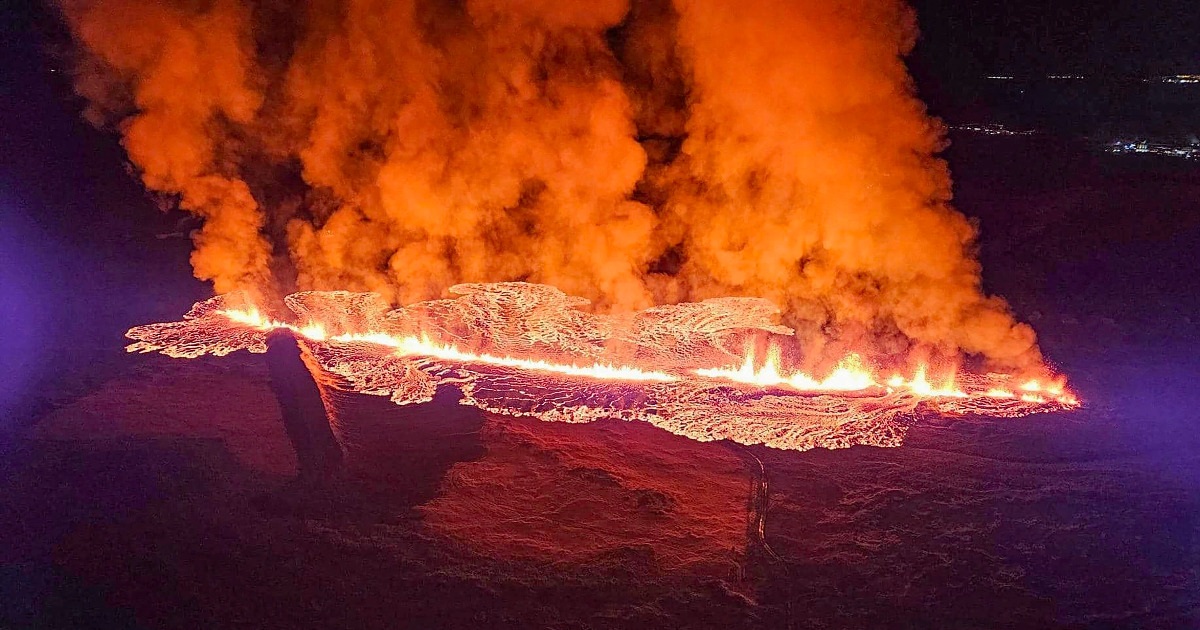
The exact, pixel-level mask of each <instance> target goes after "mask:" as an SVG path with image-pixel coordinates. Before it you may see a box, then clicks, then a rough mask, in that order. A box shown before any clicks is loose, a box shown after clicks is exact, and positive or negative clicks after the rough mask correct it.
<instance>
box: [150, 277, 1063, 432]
mask: <svg viewBox="0 0 1200 630" xmlns="http://www.w3.org/2000/svg"><path fill="white" fill-rule="evenodd" d="M451 291H452V292H453V293H455V294H457V295H458V297H457V298H455V299H448V300H436V301H431V302H420V303H417V304H412V305H410V306H406V307H403V308H399V309H395V310H390V309H389V307H388V305H387V302H386V301H385V300H384V299H383V298H382V297H381V296H379V295H376V294H369V293H348V292H344V291H333V292H306V293H296V294H293V295H289V296H287V298H285V302H286V304H287V305H288V307H289V308H290V309H291V311H292V312H293V314H294V320H295V321H297V322H300V324H298V325H297V324H289V323H284V322H278V321H272V320H269V319H267V318H265V317H263V316H262V315H261V314H260V313H258V312H257V311H254V310H247V309H245V308H244V307H239V306H238V304H237V303H236V301H235V300H234V299H233V297H234V296H218V297H215V298H212V299H210V300H207V301H205V302H200V303H198V304H196V306H195V307H194V308H193V309H192V311H191V312H190V313H188V315H187V316H186V317H185V318H184V320H183V321H180V322H172V323H166V324H151V325H148V326H139V327H136V328H133V329H132V330H130V331H129V333H128V336H129V337H130V338H131V339H134V340H136V343H133V344H131V345H130V346H129V347H128V349H129V351H131V352H161V353H163V354H167V355H169V356H173V357H182V358H194V357H198V356H202V355H206V354H211V355H224V354H228V353H230V352H234V351H237V350H242V349H246V350H249V351H251V352H265V351H266V348H267V344H266V340H267V335H268V334H269V333H270V331H272V330H274V329H277V328H284V327H286V328H290V329H292V330H294V331H296V332H297V333H299V336H300V338H301V340H302V343H304V344H305V345H306V346H307V348H308V350H309V352H310V353H311V356H313V357H314V358H315V360H316V362H317V363H318V364H319V370H320V372H321V378H322V381H325V380H328V379H327V377H330V376H331V377H332V378H333V379H336V382H335V383H333V385H334V386H335V387H338V388H340V389H343V390H348V391H352V392H360V393H365V394H373V395H379V396H387V397H390V398H391V400H392V401H394V402H395V403H397V404H400V405H407V404H413V403H423V402H427V401H429V400H431V399H432V398H433V396H434V393H435V391H436V390H437V388H438V387H439V386H442V385H445V386H451V387H456V388H458V389H459V390H460V391H461V393H462V396H463V398H462V403H463V404H466V405H473V406H476V407H479V408H481V409H484V410H486V411H491V412H495V413H500V414H507V415H523V416H533V417H536V418H540V419H542V420H549V421H563V422H590V421H593V420H596V419H600V418H617V419H625V420H641V421H646V422H650V423H651V424H654V425H655V426H658V427H661V428H664V429H666V430H668V431H671V432H672V433H676V434H679V435H684V436H687V437H690V438H693V439H696V440H700V441H709V440H721V439H727V440H732V441H735V442H740V443H742V444H766V445H768V446H773V447H776V448H785V449H797V450H804V449H809V448H813V447H818V446H822V447H830V448H833V447H844V446H850V445H853V444H871V445H877V446H895V445H898V444H899V443H900V440H901V439H902V437H903V435H904V432H905V430H906V428H907V426H908V425H909V423H910V422H911V421H912V420H914V419H916V418H918V417H919V416H921V415H922V414H930V413H934V414H954V415H959V414H985V415H990V416H1020V415H1026V414H1030V413H1035V412H1040V411H1052V410H1061V409H1069V408H1073V407H1075V406H1077V405H1078V402H1077V401H1076V400H1075V398H1074V396H1073V395H1072V394H1071V393H1070V392H1068V391H1066V390H1065V388H1064V385H1063V383H1062V380H1061V379H1060V380H1056V381H1050V382H1042V381H1020V380H1015V379H1014V378H1013V377H1012V376H1009V375H1001V374H988V375H970V374H965V373H958V372H955V371H950V372H944V373H941V374H936V375H935V374H932V373H931V372H932V370H931V368H930V367H929V366H927V365H917V366H913V367H912V368H911V369H908V370H907V373H908V375H907V376H906V375H905V374H904V373H902V372H900V371H898V370H897V371H893V372H892V373H891V375H890V376H886V377H885V376H884V375H883V374H881V372H880V370H879V369H878V368H875V367H872V366H868V365H866V364H864V362H863V360H862V358H861V357H859V356H858V355H855V354H851V355H847V356H846V357H844V358H843V359H842V360H841V361H839V362H838V364H837V365H836V366H835V367H834V368H833V369H832V370H831V371H830V372H829V373H827V374H821V375H816V374H809V373H805V372H803V371H801V370H799V369H797V368H796V367H795V366H794V360H793V357H791V356H789V353H788V348H789V347H790V346H789V345H787V344H785V343H784V342H785V341H786V340H787V339H788V335H790V334H791V332H792V331H791V330H790V329H788V328H785V327H781V326H778V325H776V324H774V323H773V320H774V315H776V312H777V311H776V310H775V308H774V307H773V306H772V305H771V304H770V303H769V302H766V301H765V300H761V299H753V298H716V299H711V300H706V301H704V302H699V303H683V304H677V305H673V306H660V307H656V308H651V309H647V310H644V311H640V312H636V313H630V314H625V315H620V316H612V315H596V314H590V313H585V312H583V311H580V310H578V309H577V308H576V307H577V306H580V305H581V304H582V301H581V300H579V299H577V298H572V297H570V296H567V295H566V294H564V293H562V292H561V291H559V290H558V289H555V288H553V287H549V286H544V285H534V284H525V283H499V284H470V285H459V286H455V287H452V289H451ZM759 346H762V347H766V348H767V351H766V353H765V358H764V359H761V360H756V359H755V354H754V348H755V347H759ZM396 430H397V431H403V430H404V427H403V426H402V425H398V426H397V427H396Z"/></svg>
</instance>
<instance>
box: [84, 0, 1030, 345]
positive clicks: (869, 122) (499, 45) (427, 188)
mask: <svg viewBox="0 0 1200 630" xmlns="http://www.w3.org/2000/svg"><path fill="white" fill-rule="evenodd" d="M61 8H62V10H63V14H64V16H65V17H66V20H67V21H68V23H69V24H70V26H71V28H72V31H73V33H74V35H75V37H76V38H77V40H78V42H79V43H80V44H81V46H80V48H81V51H82V52H83V54H81V55H80V59H79V65H78V73H77V86H78V91H79V93H80V94H82V95H83V96H85V97H87V99H88V102H89V103H90V106H89V109H88V112H87V115H88V116H89V118H90V119H91V120H93V121H95V122H97V123H98V124H113V123H115V124H117V125H118V126H119V128H120V130H121V132H122V133H123V136H124V144H125V147H126V149H127V150H128V152H129V156H130V158H131V159H132V161H133V162H134V163H135V164H136V165H137V167H138V168H139V169H140V170H141V174H142V177H143V180H144V182H145V184H146V186H147V187H148V188H151V189H154V190H157V191H162V192H165V193H168V194H172V195H176V196H177V198H178V203H179V204H180V205H181V206H182V207H183V208H185V209H187V210H188V211H190V212H192V213H195V214H196V215H199V216H200V217H203V219H204V227H203V229H201V230H200V231H199V232H198V233H197V234H196V235H195V237H194V238H195V246H196V247H195V253H194V255H193V258H192V263H193V266H194V269H195V273H196V276H197V277H199V278H201V279H205V280H211V281H213V282H214V285H215V288H216V290H217V291H218V292H228V291H233V290H237V289H248V290H257V291H260V292H276V293H278V292H286V291H290V290H293V289H297V288H299V289H319V290H328V289H348V290H369V291H377V292H379V293H382V294H383V295H385V296H386V297H387V298H389V299H391V300H394V301H397V302H404V303H407V302H413V301H417V300H422V299H428V298H433V297H438V296H440V295H441V294H442V293H443V292H444V291H445V289H446V288H447V287H448V286H450V285H452V284H455V283H459V282H487V281H501V280H515V279H520V280H528V281H532V282H543V283H547V284H552V285H555V286H557V287H559V288H561V289H562V290H564V291H565V292H567V293H569V294H575V295H583V296H587V297H589V298H590V299H592V300H593V302H594V303H595V305H596V307H597V308H599V309H601V310H610V309H627V308H641V307H646V306H649V305H652V304H655V303H667V302H677V301H681V300H690V299H702V298H707V297H714V296H720V295H752V296H762V297H766V298H769V299H771V300H773V301H774V302H776V303H777V304H780V305H781V306H782V307H783V310H784V316H785V321H786V322H787V323H789V324H790V325H793V326H795V327H796V328H797V331H798V334H799V335H800V337H801V340H802V342H803V343H804V344H805V347H806V348H807V351H806V356H809V357H811V360H814V361H816V360H821V357H830V356H840V354H841V353H842V352H843V351H844V350H845V349H847V348H856V349H858V350H859V351H864V350H865V351H867V352H872V353H874V354H876V355H894V356H895V355H905V354H910V353H913V352H922V353H927V354H930V353H932V354H954V353H958V352H965V353H968V354H976V355H982V356H984V357H986V358H987V359H989V360H990V361H991V362H993V363H994V364H997V365H1002V366H1007V367H1018V368H1031V367H1035V366H1039V365H1040V364H1041V358H1040V354H1039V352H1038V350H1037V347H1036V344H1035V340H1034V333H1033V331H1032V329H1030V328H1029V327H1028V326H1026V325H1024V324H1020V323H1017V322H1016V321H1014V319H1013V317H1012V315H1011V314H1010V312H1009V310H1008V307H1007V305H1006V304H1005V303H1004V302H1003V300H1001V299H999V298H996V297H989V296H986V295H985V294H984V293H983V292H982V290H981V287H980V269H979V265H978V263H977V261H976V260H975V257H974V252H973V249H974V239H975V235H976V234H975V229H974V228H973V226H972V225H971V224H970V223H969V222H968V221H967V220H966V219H965V217H963V216H962V215H961V214H959V213H957V212H956V211H955V210H954V209H953V208H951V207H950V206H949V199H950V177H949V173H948V171H947V168H946V165H945V163H944V162H943V161H941V160H940V159H938V158H937V157H936V154H937V152H938V151H939V150H940V148H941V147H942V145H943V143H944V134H943V129H942V127H941V125H940V124H939V123H938V122H937V121H936V120H933V119H931V118H929V117H928V116H927V115H926V114H925V110H924V106H923V105H922V103H921V102H920V101H919V100H917V98H916V97H915V95H914V90H913V87H912V83H911V79H910V78H909V76H908V73H907V70H906V68H905V65H904V62H903V56H904V55H905V54H907V52H908V51H909V50H910V49H911V47H912V45H913V43H914V41H915V38H916V32H917V31H916V22H915V18H914V15H913V13H912V11H911V10H910V9H909V8H908V7H907V6H905V5H904V4H903V3H902V2H900V1H898V0H841V1H837V2H831V1H829V0H792V1H786V0H740V1H739V2H728V1H727V0H673V1H672V0H634V1H633V2H628V1H625V0H587V1H583V0H579V1H575V2H572V1H567V0H508V1H502V0H311V1H309V2H303V3H293V2H284V1H282V0H257V1H255V0H170V1H162V0H104V1H103V2H101V1H100V0H61Z"/></svg>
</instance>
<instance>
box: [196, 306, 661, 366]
mask: <svg viewBox="0 0 1200 630" xmlns="http://www.w3.org/2000/svg"><path fill="white" fill-rule="evenodd" d="M218 313H220V314H221V315H224V316H226V317H228V318H229V319H230V320H232V321H234V322H237V323H240V324H247V325H249V326H253V327H255V328H257V329H259V330H263V331H269V330H273V329H276V328H287V329H289V330H292V331H295V332H297V333H299V334H301V335H303V336H304V337H306V338H308V339H309V340H311V341H334V342H338V343H369V344H374V345H377V346H386V347H388V348H395V350H396V353H397V354H399V355H400V356H409V357H432V358H435V359H443V360H446V361H454V362H459V363H482V364H484V365H495V366H500V367H509V368H516V369H518V370H534V371H538V372H550V373H553V374H564V375H567V376H580V377H583V378H595V379H604V380H616V381H653V382H659V383H669V382H671V381H677V380H679V378H678V377H676V376H671V375H670V374H667V373H666V372H660V371H656V370H651V371H647V370H641V369H638V368H635V367H627V366H623V365H612V364H603V363H593V364H592V365H583V366H580V365H570V364H563V363H551V362H549V361H544V360H541V359H519V358H516V357H508V356H496V355H493V354H487V353H482V354H477V353H474V352H467V351H465V350H460V349H458V348H455V347H454V346H451V345H448V344H443V343H437V342H435V341H432V340H430V339H429V337H428V336H427V335H421V336H420V337H414V336H411V335H407V336H403V337H396V336H393V335H389V334H387V333H381V332H368V333H343V334H340V335H333V336H329V335H328V334H327V333H326V332H325V327H324V326H321V325H320V324H315V323H310V324H306V325H304V326H293V325H291V324H285V323H283V322H280V321H275V320H270V319H267V318H265V317H263V316H262V315H261V314H260V313H259V312H258V311H257V310H247V311H238V310H221V311H218Z"/></svg>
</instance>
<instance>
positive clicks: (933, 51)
mask: <svg viewBox="0 0 1200 630" xmlns="http://www.w3.org/2000/svg"><path fill="white" fill-rule="evenodd" d="M912 4H913V5H914V6H915V7H916V9H917V11H918V17H919V20H920V25H921V31H922V34H923V36H922V39H921V42H920V44H919V45H918V51H917V55H916V61H917V62H918V63H919V64H920V66H921V70H922V71H923V72H926V73H929V74H941V75H942V76H943V77H945V78H958V77H961V78H967V77H975V76H981V75H991V74H1002V75H1015V76H1039V75H1046V74H1080V75H1085V76H1108V77H1117V76H1130V75H1134V76H1144V75H1162V74H1189V73H1200V38H1197V36H1196V34H1197V33H1200V10H1197V6H1196V3H1195V2H1192V1H1189V0H1161V1H1156V2H1145V1H1132V0H1127V1H1125V2H1087V1H1080V0H1067V1H1060V2H1044V1H1039V0H1009V1H1007V2H995V1H993V0H917V1H915V2H913V3H912Z"/></svg>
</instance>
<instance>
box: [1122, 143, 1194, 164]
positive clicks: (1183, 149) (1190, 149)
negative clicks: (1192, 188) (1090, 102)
mask: <svg viewBox="0 0 1200 630" xmlns="http://www.w3.org/2000/svg"><path fill="white" fill-rule="evenodd" d="M1106 148H1107V150H1108V152H1109V153H1116V154H1129V153H1148V154H1154V155H1164V156H1167V157H1176V158H1184V159H1189V160H1195V159H1200V144H1193V143H1189V144H1174V143H1171V142H1166V141H1153V142H1152V141H1149V140H1115V141H1113V142H1111V143H1110V144H1108V146H1107V147H1106Z"/></svg>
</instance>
